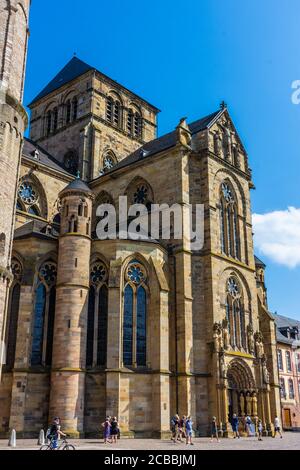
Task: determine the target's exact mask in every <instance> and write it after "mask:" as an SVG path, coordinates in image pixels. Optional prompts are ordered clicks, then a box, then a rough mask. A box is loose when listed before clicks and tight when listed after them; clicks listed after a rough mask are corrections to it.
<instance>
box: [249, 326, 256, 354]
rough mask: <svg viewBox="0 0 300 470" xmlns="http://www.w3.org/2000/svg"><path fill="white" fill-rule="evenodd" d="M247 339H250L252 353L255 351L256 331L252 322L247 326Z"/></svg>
mask: <svg viewBox="0 0 300 470" xmlns="http://www.w3.org/2000/svg"><path fill="white" fill-rule="evenodd" d="M247 339H248V350H249V353H250V354H254V353H255V344H254V332H253V326H252V323H249V325H248V326H247Z"/></svg>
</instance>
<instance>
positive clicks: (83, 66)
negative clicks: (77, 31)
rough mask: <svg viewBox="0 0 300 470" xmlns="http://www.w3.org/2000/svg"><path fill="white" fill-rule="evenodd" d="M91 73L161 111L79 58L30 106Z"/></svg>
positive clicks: (65, 67) (59, 73)
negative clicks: (96, 73)
mask: <svg viewBox="0 0 300 470" xmlns="http://www.w3.org/2000/svg"><path fill="white" fill-rule="evenodd" d="M89 71H95V72H98V73H100V74H101V75H102V76H103V77H105V78H106V79H108V80H110V81H111V82H113V83H116V84H117V85H118V86H121V87H122V88H124V89H125V90H127V91H129V92H130V93H131V94H132V95H134V96H136V97H137V98H138V99H140V100H142V101H144V102H145V103H147V104H148V105H149V106H151V108H152V109H154V110H156V111H157V112H159V109H158V108H156V107H155V106H153V105H152V104H151V103H149V102H148V101H146V100H145V99H144V98H141V97H140V96H138V95H136V94H135V93H134V92H132V91H130V90H128V88H126V87H124V86H123V85H120V84H119V83H118V82H116V81H115V80H113V79H111V78H110V77H108V76H107V75H105V74H104V73H102V72H100V71H99V70H97V69H96V68H95V67H93V66H91V65H89V64H87V63H86V62H83V61H82V60H81V59H78V57H73V58H72V59H71V60H70V61H69V62H68V63H67V64H66V65H65V66H64V67H63V68H62V69H61V71H60V72H58V74H57V75H56V76H55V77H54V78H53V79H52V80H51V81H50V82H49V83H48V85H46V86H45V88H43V89H42V91H41V92H40V93H39V94H38V95H37V96H36V97H35V98H34V99H33V100H32V101H31V103H30V104H29V105H28V106H29V107H31V106H32V105H33V104H34V103H35V102H36V101H38V100H40V99H41V98H44V96H47V95H49V94H50V93H52V92H53V91H55V90H58V89H59V88H60V87H62V86H64V85H66V84H67V83H69V82H71V81H72V80H75V78H78V77H80V76H81V75H84V74H85V73H87V72H89Z"/></svg>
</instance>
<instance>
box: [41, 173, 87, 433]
mask: <svg viewBox="0 0 300 470" xmlns="http://www.w3.org/2000/svg"><path fill="white" fill-rule="evenodd" d="M59 197H60V201H61V232H60V237H59V252H58V271H57V286H56V314H55V324H54V339H53V357H52V374H51V391H50V408H49V419H50V420H52V419H53V417H54V416H59V417H60V418H61V420H62V422H63V423H64V429H66V431H67V432H68V434H71V435H73V436H74V437H76V436H79V435H81V434H82V433H83V431H84V402H83V397H84V387H85V373H84V369H85V365H86V359H85V351H86V329H87V309H88V293H89V267H90V252H91V215H92V201H93V193H92V191H91V190H90V189H89V187H88V186H87V185H86V184H85V183H84V182H83V181H81V180H80V179H76V180H74V181H72V183H70V184H69V185H68V186H67V187H66V188H65V189H64V190H63V191H62V192H61V193H60V195H59Z"/></svg>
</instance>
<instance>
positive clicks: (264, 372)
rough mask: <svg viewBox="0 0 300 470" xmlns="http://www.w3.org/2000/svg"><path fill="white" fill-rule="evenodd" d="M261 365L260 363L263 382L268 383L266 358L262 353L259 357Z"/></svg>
mask: <svg viewBox="0 0 300 470" xmlns="http://www.w3.org/2000/svg"><path fill="white" fill-rule="evenodd" d="M261 365H262V372H263V378H264V383H265V384H269V383H270V374H269V371H268V368H267V358H266V356H265V355H264V354H263V356H262V358H261Z"/></svg>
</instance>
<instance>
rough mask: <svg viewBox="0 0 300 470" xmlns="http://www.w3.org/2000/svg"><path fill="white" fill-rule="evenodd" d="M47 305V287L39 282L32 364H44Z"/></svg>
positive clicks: (36, 297) (36, 296)
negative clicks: (44, 332)
mask: <svg viewBox="0 0 300 470" xmlns="http://www.w3.org/2000/svg"><path fill="white" fill-rule="evenodd" d="M45 306H46V288H45V286H44V285H43V284H39V286H38V288H37V290H36V295H35V308H34V326H33V336H32V349H31V365H41V364H42V357H43V330H44V317H45Z"/></svg>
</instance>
